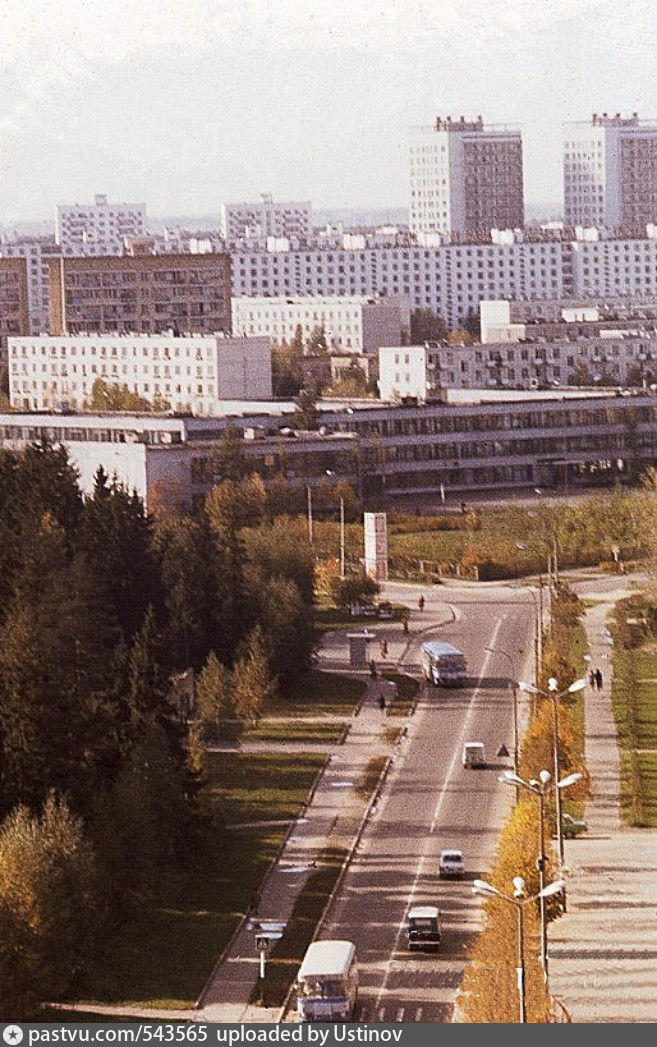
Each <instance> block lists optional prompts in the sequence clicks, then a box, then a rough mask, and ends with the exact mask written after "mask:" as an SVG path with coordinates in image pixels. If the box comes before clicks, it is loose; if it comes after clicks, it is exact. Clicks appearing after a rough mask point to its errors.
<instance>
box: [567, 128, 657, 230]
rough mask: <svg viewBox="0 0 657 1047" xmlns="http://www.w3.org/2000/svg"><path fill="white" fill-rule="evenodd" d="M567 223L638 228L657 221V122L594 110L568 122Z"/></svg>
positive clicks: (610, 227)
mask: <svg viewBox="0 0 657 1047" xmlns="http://www.w3.org/2000/svg"><path fill="white" fill-rule="evenodd" d="M563 178H564V215H565V220H566V222H567V223H569V224H572V225H584V226H606V227H607V228H608V229H615V228H619V227H636V226H640V225H646V224H648V223H650V222H656V221H657V121H654V120H639V116H638V113H633V114H632V116H630V117H622V116H621V115H620V113H616V114H615V115H613V116H609V115H608V114H607V113H602V114H599V113H594V114H593V117H592V119H591V120H590V121H589V120H583V121H578V122H574V123H567V124H564V128H563Z"/></svg>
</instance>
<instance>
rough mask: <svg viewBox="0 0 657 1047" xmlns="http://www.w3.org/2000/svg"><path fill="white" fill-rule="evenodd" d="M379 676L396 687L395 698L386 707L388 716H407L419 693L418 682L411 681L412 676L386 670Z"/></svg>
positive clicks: (419, 685)
mask: <svg viewBox="0 0 657 1047" xmlns="http://www.w3.org/2000/svg"><path fill="white" fill-rule="evenodd" d="M381 675H382V676H383V677H384V678H385V679H386V680H391V681H392V682H393V683H394V684H396V686H397V697H396V698H395V700H394V701H393V702H391V704H390V705H389V706H388V715H389V716H409V715H410V713H411V710H412V708H413V703H414V702H415V700H416V698H417V696H418V695H419V693H420V688H421V684H420V681H419V680H415V679H413V677H412V676H407V675H406V673H396V672H394V671H392V670H388V669H384V671H383V672H382V673H381Z"/></svg>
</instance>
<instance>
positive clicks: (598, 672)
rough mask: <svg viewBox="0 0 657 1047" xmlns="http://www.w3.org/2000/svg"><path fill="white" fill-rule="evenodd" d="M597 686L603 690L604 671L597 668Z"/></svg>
mask: <svg viewBox="0 0 657 1047" xmlns="http://www.w3.org/2000/svg"><path fill="white" fill-rule="evenodd" d="M595 686H596V687H597V688H598V690H599V691H601V690H602V673H601V672H600V670H599V669H596V670H595Z"/></svg>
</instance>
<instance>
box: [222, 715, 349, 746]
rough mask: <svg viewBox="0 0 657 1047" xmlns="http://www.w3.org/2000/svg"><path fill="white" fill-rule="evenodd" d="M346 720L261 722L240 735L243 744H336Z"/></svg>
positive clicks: (347, 724) (345, 725) (346, 723)
mask: <svg viewBox="0 0 657 1047" xmlns="http://www.w3.org/2000/svg"><path fill="white" fill-rule="evenodd" d="M348 726H349V723H348V721H347V720H328V721H326V723H317V722H315V721H313V720H304V719H299V720H286V721H284V722H282V721H279V722H277V721H269V720H266V719H265V720H261V721H260V723H259V724H258V726H257V727H252V728H249V729H248V730H247V731H245V732H244V734H243V735H242V741H244V742H312V743H315V744H326V745H331V744H337V743H338V742H339V741H340V738H341V737H342V734H343V731H344V729H345V727H348Z"/></svg>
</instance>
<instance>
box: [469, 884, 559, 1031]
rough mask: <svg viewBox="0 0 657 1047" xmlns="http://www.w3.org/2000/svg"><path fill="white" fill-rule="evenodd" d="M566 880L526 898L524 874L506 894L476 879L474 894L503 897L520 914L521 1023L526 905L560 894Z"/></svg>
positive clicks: (523, 1016)
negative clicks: (511, 892) (510, 891)
mask: <svg viewBox="0 0 657 1047" xmlns="http://www.w3.org/2000/svg"><path fill="white" fill-rule="evenodd" d="M563 887H564V881H563V880H554V881H553V882H552V883H549V884H548V885H547V887H544V888H543V889H542V890H541V891H539V892H538V894H534V895H532V896H531V898H525V881H524V880H523V878H522V876H514V878H513V895H509V894H504V893H503V892H502V891H498V889H497V887H493V885H492V883H487V882H486V880H475V881H474V886H473V888H472V893H473V894H479V895H483V896H484V897H494V898H501V899H502V901H504V902H507V903H508V904H509V905H513V906H514V907H515V909H516V912H517V914H518V954H517V955H518V958H517V961H516V971H517V974H518V1003H519V1016H520V1017H519V1021H520V1024H521V1025H524V1024H525V1023H526V1022H527V1000H526V994H525V935H524V921H523V915H524V912H523V911H524V907H525V905H529V904H530V902H535V901H536V899H537V898H549V897H550V896H551V895H553V894H558V893H559V891H561V890H563Z"/></svg>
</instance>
